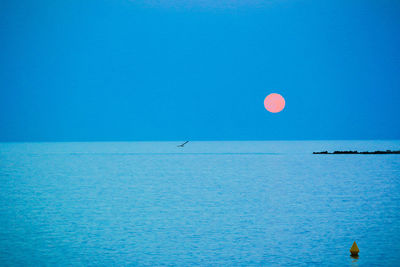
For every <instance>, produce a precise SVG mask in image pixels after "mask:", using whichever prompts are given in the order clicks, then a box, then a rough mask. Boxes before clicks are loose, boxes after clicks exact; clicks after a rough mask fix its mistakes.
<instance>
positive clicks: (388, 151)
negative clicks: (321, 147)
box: [313, 150, 400, 154]
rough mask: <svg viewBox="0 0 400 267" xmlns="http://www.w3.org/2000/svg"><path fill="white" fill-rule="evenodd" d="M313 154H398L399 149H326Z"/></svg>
mask: <svg viewBox="0 0 400 267" xmlns="http://www.w3.org/2000/svg"><path fill="white" fill-rule="evenodd" d="M313 154H400V150H395V151H392V150H386V151H371V152H370V151H364V152H358V151H357V150H355V151H334V152H328V151H322V152H313Z"/></svg>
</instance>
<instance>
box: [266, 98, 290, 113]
mask: <svg viewBox="0 0 400 267" xmlns="http://www.w3.org/2000/svg"><path fill="white" fill-rule="evenodd" d="M264 107H265V109H266V110H268V111H269V112H272V113H278V112H281V111H282V110H283V109H284V108H285V99H284V98H283V96H281V95H280V94H277V93H272V94H269V95H268V96H267V97H266V98H265V99H264Z"/></svg>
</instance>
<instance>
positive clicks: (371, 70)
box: [0, 0, 400, 141]
mask: <svg viewBox="0 0 400 267" xmlns="http://www.w3.org/2000/svg"><path fill="white" fill-rule="evenodd" d="M399 14H400V2H399V1H366V0H363V1H356V0H355V1H348V0H347V1H341V0H330V1H329V0H326V1H296V0H293V1H289V0H282V1H279V0H278V1H257V0H247V1H246V0H243V1H241V0H235V1H228V0H222V1H208V0H191V1H183V0H181V1H156V0H150V1H144V0H139V1H122V0H96V1H94V0H87V1H82V0H72V1H57V0H56V1H54V0H51V1H50V0H49V1H41V0H36V1H24V0H22V1H11V0H9V1H1V2H0V38H1V39H0V141H99V140H101V141H109V140H110V141H123V140H186V139H188V140H286V139H288V140H294V139H295V140H296V139H399V138H400V124H399V121H400V120H399V115H400V90H399V89H400V68H399V67H400V50H399V47H400V16H399ZM272 92H276V93H280V94H282V95H283V96H284V97H285V99H286V108H285V109H284V110H283V111H282V112H281V113H278V114H272V113H269V112H268V111H266V110H265V109H264V107H263V101H264V98H265V97H266V96H267V95H268V94H269V93H272Z"/></svg>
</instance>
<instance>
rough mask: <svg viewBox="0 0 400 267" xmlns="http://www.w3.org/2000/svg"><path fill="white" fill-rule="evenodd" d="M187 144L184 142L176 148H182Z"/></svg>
mask: <svg viewBox="0 0 400 267" xmlns="http://www.w3.org/2000/svg"><path fill="white" fill-rule="evenodd" d="M187 143H189V141H186V142H185V143H183V144H181V145H179V146H177V147H184V146H185V145H186V144H187Z"/></svg>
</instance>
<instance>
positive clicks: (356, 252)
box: [350, 241, 360, 256]
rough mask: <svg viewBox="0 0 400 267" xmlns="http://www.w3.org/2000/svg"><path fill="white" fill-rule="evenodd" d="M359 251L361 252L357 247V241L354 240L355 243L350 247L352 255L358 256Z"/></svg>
mask: <svg viewBox="0 0 400 267" xmlns="http://www.w3.org/2000/svg"><path fill="white" fill-rule="evenodd" d="M358 252H360V250H359V249H358V247H357V244H356V241H354V243H353V245H352V246H351V248H350V253H351V256H358Z"/></svg>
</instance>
